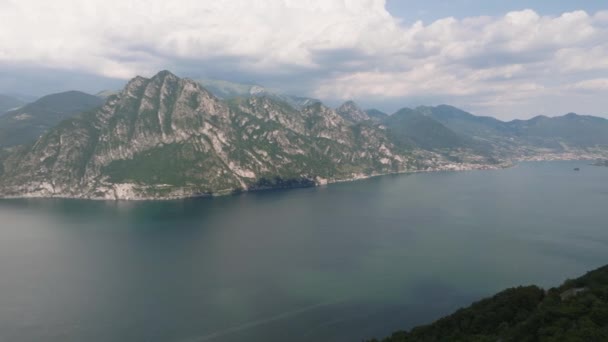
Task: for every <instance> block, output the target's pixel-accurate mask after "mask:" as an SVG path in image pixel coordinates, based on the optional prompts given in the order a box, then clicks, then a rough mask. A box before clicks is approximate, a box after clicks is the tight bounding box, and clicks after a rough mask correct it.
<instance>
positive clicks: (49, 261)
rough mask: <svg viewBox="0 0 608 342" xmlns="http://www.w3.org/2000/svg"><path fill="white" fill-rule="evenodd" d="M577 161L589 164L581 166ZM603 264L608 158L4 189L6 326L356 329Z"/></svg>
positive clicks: (17, 335) (241, 335) (103, 335)
mask: <svg viewBox="0 0 608 342" xmlns="http://www.w3.org/2000/svg"><path fill="white" fill-rule="evenodd" d="M574 167H581V171H580V172H574V171H573V168H574ZM606 263H608V168H600V167H592V166H587V165H586V163H585V162H546V163H525V164H521V165H519V166H518V167H515V168H511V169H507V170H500V171H472V172H460V173H448V172H446V173H430V174H416V175H398V176H386V177H379V178H374V179H370V180H366V181H360V182H353V183H343V184H336V185H332V186H329V187H326V188H315V189H299V190H288V191H276V192H265V193H254V194H245V195H239V196H234V197H223V198H214V199H198V200H186V201H171V202H153V203H132V202H90V201H74V200H18V201H14V200H12V201H7V200H6V201H0V340H1V341H104V342H105V341H310V340H316V341H361V340H362V339H364V338H369V337H373V336H383V335H386V334H388V333H389V332H391V331H393V330H396V329H401V328H408V327H411V326H413V325H417V324H420V323H425V322H429V321H431V320H433V319H435V318H437V317H439V316H442V315H445V314H447V313H450V312H451V311H452V310H454V309H456V308H458V307H460V306H463V305H468V304H469V303H470V302H471V301H472V300H475V299H478V298H480V297H483V296H486V295H489V294H492V293H494V292H495V291H497V290H501V289H503V288H505V287H509V286H514V285H518V284H529V283H535V284H539V285H543V286H551V285H557V284H559V283H561V282H562V281H563V280H564V279H565V278H567V277H575V276H578V275H580V274H582V273H584V272H585V271H587V270H591V269H593V268H595V267H598V266H601V265H603V264H606Z"/></svg>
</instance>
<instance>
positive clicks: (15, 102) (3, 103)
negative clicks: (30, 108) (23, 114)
mask: <svg viewBox="0 0 608 342" xmlns="http://www.w3.org/2000/svg"><path fill="white" fill-rule="evenodd" d="M24 104H25V102H24V101H22V100H20V99H18V98H16V97H14V96H10V95H3V94H0V115H3V114H4V113H6V112H7V111H9V110H11V109H15V108H19V107H21V106H23V105H24Z"/></svg>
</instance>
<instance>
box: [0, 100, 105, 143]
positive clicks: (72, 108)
mask: <svg viewBox="0 0 608 342" xmlns="http://www.w3.org/2000/svg"><path fill="white" fill-rule="evenodd" d="M102 104H103V100H102V99H100V98H98V97H96V96H93V95H89V94H85V93H83V92H79V91H68V92H64V93H58V94H52V95H48V96H44V97H42V98H40V99H38V100H36V101H34V102H32V103H29V104H27V105H24V106H23V107H21V108H19V109H17V110H13V111H10V112H7V113H6V114H5V115H3V116H2V117H0V146H13V145H19V144H25V143H29V142H32V141H34V140H35V139H37V138H38V137H39V136H40V135H41V134H42V133H44V132H46V131H47V130H48V129H49V128H51V127H53V126H55V125H57V124H58V123H59V122H61V121H63V120H64V119H67V118H70V117H72V116H74V115H77V114H80V113H82V112H85V111H88V110H91V109H93V108H96V107H99V106H101V105H102Z"/></svg>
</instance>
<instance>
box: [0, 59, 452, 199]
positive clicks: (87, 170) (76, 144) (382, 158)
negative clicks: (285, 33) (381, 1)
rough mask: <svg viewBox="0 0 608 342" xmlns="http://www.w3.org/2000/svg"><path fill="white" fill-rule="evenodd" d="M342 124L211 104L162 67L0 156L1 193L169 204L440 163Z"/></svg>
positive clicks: (277, 108) (286, 108) (370, 128)
mask: <svg viewBox="0 0 608 342" xmlns="http://www.w3.org/2000/svg"><path fill="white" fill-rule="evenodd" d="M361 112H362V111H361ZM362 113H364V112H362ZM351 119H352V120H351ZM351 119H345V118H344V117H343V116H341V115H340V114H338V113H337V112H336V111H334V110H332V109H330V108H328V107H325V106H324V105H322V104H321V103H313V104H311V105H309V106H305V107H304V108H302V109H296V108H294V107H292V106H290V105H288V104H286V103H284V102H280V101H277V100H276V99H272V98H268V97H263V96H262V97H249V98H245V99H234V100H230V101H222V100H219V99H218V98H216V97H215V96H213V95H212V94H211V93H209V92H208V91H206V90H205V89H204V88H202V87H201V86H200V85H199V84H198V83H196V82H194V81H192V80H189V79H180V78H178V77H176V76H175V75H173V74H171V73H170V72H168V71H163V72H160V73H159V74H157V75H156V76H154V77H153V78H151V79H146V78H143V77H137V78H135V79H133V80H131V81H130V82H129V83H128V84H127V86H126V87H125V89H124V90H123V91H122V92H120V93H119V94H117V95H113V96H110V97H109V98H108V99H107V101H106V103H105V104H104V105H103V106H102V107H101V108H99V109H98V110H95V111H93V112H90V113H87V114H84V115H82V116H80V117H77V118H73V119H69V120H66V121H64V122H62V123H61V124H60V125H59V126H57V127H55V128H54V129H52V130H50V131H49V132H48V133H46V134H45V135H43V136H42V137H41V138H40V139H39V140H38V141H37V142H36V143H35V144H34V145H33V146H31V147H20V148H15V149H14V150H13V151H12V152H11V153H9V154H6V153H5V154H3V155H1V156H0V162H1V165H2V166H1V167H0V195H1V196H4V197H77V198H100V199H147V198H177V197H188V196H197V195H207V194H224V193H230V192H234V191H244V190H252V189H261V188H269V187H293V186H309V185H314V184H320V183H325V182H332V181H337V180H344V179H351V178H359V177H365V176H369V175H374V174H383V173H391V172H403V171H407V170H417V169H421V168H422V169H424V168H428V167H432V166H436V165H438V164H441V163H443V162H446V163H447V161H444V160H443V159H442V157H441V156H440V155H437V154H434V153H432V152H427V151H423V150H417V149H407V150H406V149H403V148H399V147H396V146H395V145H394V144H393V143H392V142H391V140H390V138H389V137H388V135H387V133H386V128H385V127H384V126H382V125H380V124H373V123H372V122H368V121H366V120H360V118H355V117H352V118H351ZM361 121H363V122H361Z"/></svg>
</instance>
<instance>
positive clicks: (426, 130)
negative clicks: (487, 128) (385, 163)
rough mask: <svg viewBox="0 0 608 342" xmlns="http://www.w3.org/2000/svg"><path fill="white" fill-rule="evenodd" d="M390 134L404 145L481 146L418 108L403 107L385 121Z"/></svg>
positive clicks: (438, 148)
mask: <svg viewBox="0 0 608 342" xmlns="http://www.w3.org/2000/svg"><path fill="white" fill-rule="evenodd" d="M382 123H383V124H385V125H386V126H387V128H388V132H389V136H390V137H391V138H392V139H393V140H394V141H395V143H396V144H398V145H399V146H403V147H421V148H424V149H429V150H441V149H458V148H471V149H477V148H479V147H480V146H478V145H479V144H477V143H476V142H475V141H474V140H473V139H471V138H470V137H469V136H467V135H464V134H459V133H456V132H454V131H453V130H451V129H450V128H448V127H446V126H444V125H443V124H442V123H441V122H439V121H437V120H435V119H433V118H431V117H429V116H426V115H424V114H423V113H422V112H420V111H418V110H413V109H409V108H403V109H401V110H399V111H398V112H396V113H395V114H393V115H390V116H388V117H386V118H385V119H384V120H383V121H382Z"/></svg>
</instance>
